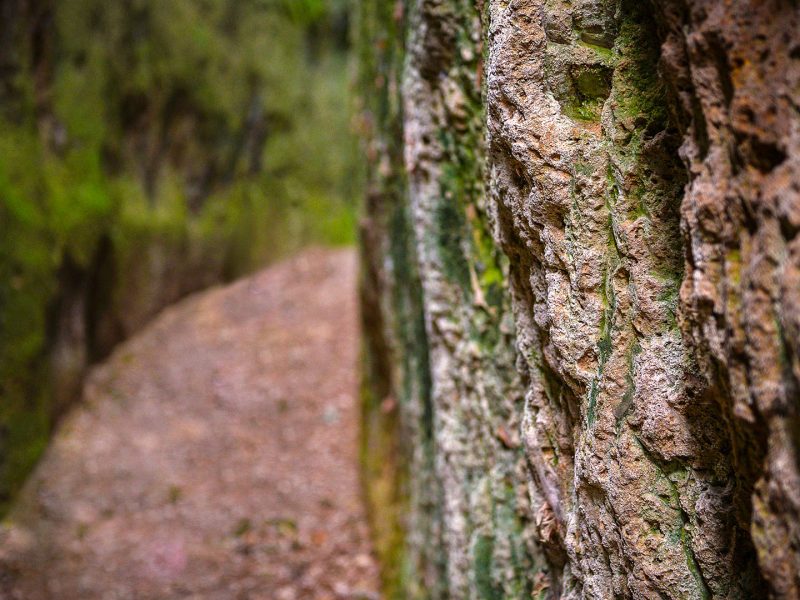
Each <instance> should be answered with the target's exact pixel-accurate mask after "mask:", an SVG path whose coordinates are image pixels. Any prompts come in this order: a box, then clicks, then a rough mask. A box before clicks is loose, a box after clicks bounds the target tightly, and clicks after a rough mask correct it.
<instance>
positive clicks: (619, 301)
mask: <svg viewBox="0 0 800 600" xmlns="http://www.w3.org/2000/svg"><path fill="white" fill-rule="evenodd" d="M371 4H372V3H369V2H362V3H361V5H362V11H366V12H369V10H368V9H367V8H364V7H367V6H369V5H371ZM373 8H374V7H373ZM366 12H362V16H363V14H366ZM372 16H373V17H376V13H373V14H372ZM384 17H385V20H383V21H381V19H379V18H374V19H373V20H372V21H365V20H364V19H362V20H361V23H362V30H361V36H362V46H361V48H362V53H363V54H362V67H363V68H362V80H361V87H362V90H365V98H367V100H366V103H365V105H364V107H363V108H364V113H365V115H366V116H365V117H364V120H365V121H366V122H367V126H366V127H365V129H366V133H367V138H368V139H369V140H371V143H370V146H369V149H370V150H371V153H369V154H368V156H369V158H370V159H371V163H372V167H371V168H370V183H371V188H370V189H371V195H370V198H369V201H368V203H367V210H366V219H365V223H364V235H363V236H362V238H363V239H364V244H363V248H364V255H365V265H367V269H366V270H365V274H366V275H367V276H366V277H365V278H364V285H363V286H362V288H363V291H362V297H363V305H364V307H365V311H364V314H365V316H367V317H369V318H368V319H367V320H366V321H365V322H367V323H368V324H375V323H379V324H380V327H378V328H369V327H368V328H367V330H366V335H367V340H366V344H365V351H366V352H365V356H366V358H367V363H368V368H367V370H366V372H367V374H368V376H367V377H366V379H365V383H366V386H365V389H366V390H367V392H368V394H367V395H369V394H370V393H372V394H374V395H375V397H380V398H384V397H385V398H394V397H395V396H398V395H399V396H401V400H400V401H398V402H397V406H396V407H395V405H392V406H393V407H394V408H393V410H395V411H396V412H397V414H395V415H393V416H392V426H390V427H386V426H385V425H386V422H387V417H383V418H381V417H377V418H376V417H375V415H376V414H377V413H378V410H377V408H376V407H378V406H379V402H378V401H376V400H375V398H374V397H373V400H372V402H371V403H370V402H365V423H366V432H367V433H366V435H365V439H366V440H367V441H368V442H369V441H372V442H373V443H374V442H375V441H376V437H375V436H372V437H371V433H370V432H374V431H376V430H377V429H376V424H380V423H382V424H383V427H382V428H381V429H380V431H381V436H382V437H390V438H394V439H396V440H397V441H396V443H395V445H394V446H393V447H394V448H395V449H398V450H399V452H400V454H401V455H403V456H405V457H406V460H407V462H408V464H409V465H410V466H409V467H408V468H407V469H406V470H404V469H403V467H402V466H397V467H396V469H395V471H394V474H395V477H394V481H395V483H394V487H393V488H392V489H393V498H394V506H397V505H398V504H399V505H402V504H403V502H407V503H408V504H407V507H410V510H409V511H408V512H409V514H410V515H411V518H409V519H407V520H406V521H403V520H402V519H401V518H399V517H396V519H395V525H396V527H395V529H396V533H395V537H394V538H393V539H394V540H395V553H399V554H401V555H402V556H405V557H406V560H408V557H413V561H416V562H417V563H418V562H419V561H420V560H421V561H422V562H425V559H426V557H427V559H431V557H435V556H440V557H442V558H443V559H444V564H443V565H441V566H440V570H439V571H438V574H439V576H440V577H443V578H444V579H443V580H439V585H438V587H435V586H434V587H431V586H428V587H427V588H426V589H425V590H417V591H416V592H414V593H412V595H419V596H423V597H424V596H431V597H446V596H449V597H459V598H460V597H475V598H495V597H497V598H503V597H508V598H512V597H519V596H515V595H514V592H512V591H511V590H512V588H511V587H509V582H514V581H519V582H522V587H520V588H515V589H517V590H519V589H524V590H526V592H525V593H533V594H534V595H535V596H536V595H540V596H542V597H554V598H555V597H562V598H584V597H585V598H610V597H632V598H656V597H668V598H711V597H714V598H752V597H760V596H763V595H764V594H765V593H766V594H771V595H772V596H774V597H786V598H792V597H796V596H797V595H798V593H800V589H798V585H799V584H798V573H800V564H798V562H797V561H798V559H799V557H800V550H798V546H800V531H798V522H799V521H798V517H800V515H798V510H799V509H800V479H799V478H798V461H797V457H796V452H797V449H798V438H797V431H798V422H797V420H798V406H797V402H798V393H800V391H799V390H800V388H799V387H798V378H800V363H798V342H797V340H798V339H800V338H799V337H798V334H799V333H800V305H799V304H798V303H799V302H800V291H798V290H800V275H798V273H800V269H799V268H798V260H799V258H798V257H800V254H799V253H800V246H798V247H797V248H795V246H797V244H795V242H796V238H797V235H796V234H797V231H798V230H800V217H798V214H800V213H798V206H800V195H799V194H798V192H799V191H800V173H798V172H797V171H798V168H799V167H798V161H800V148H798V147H797V144H798V135H800V134H798V131H800V129H799V128H798V123H799V122H800V118H799V117H798V111H799V110H800V99H799V98H800V87H799V86H800V67H799V66H798V62H797V61H798V56H800V50H799V49H798V48H800V46H798V42H797V35H796V32H797V30H798V27H797V25H798V10H797V8H796V7H794V5H792V4H791V3H789V2H785V3H780V2H772V3H769V2H767V3H756V2H736V3H717V2H710V1H709V2H703V1H700V0H698V1H694V2H680V1H677V0H676V1H668V0H664V1H660V0H659V1H653V2H635V1H633V0H578V1H572V2H567V1H566V0H563V1H562V0H513V1H507V0H490V1H488V2H486V3H468V2H459V1H457V0H417V1H413V2H397V3H396V4H395V6H394V9H393V11H391V12H388V11H387V12H386V14H385V15H384ZM390 20H391V22H392V23H393V25H392V26H391V27H386V26H385V23H387V22H390ZM381 23H383V24H384V25H383V26H382V25H381ZM364 40H366V41H364ZM392 44H393V45H394V46H392ZM388 48H391V53H392V58H391V59H390V60H389V61H388V62H386V63H383V64H388V65H390V66H391V69H389V70H382V69H381V64H382V63H381V60H383V59H385V58H386V57H387V53H389V50H388ZM365 57H368V59H365ZM387 105H388V106H392V105H393V106H394V108H393V112H385V111H384V113H383V115H384V116H385V115H390V116H389V117H387V118H383V119H382V118H376V115H379V114H381V113H380V108H381V107H382V106H383V107H386V106H387ZM401 135H402V137H400V136H401ZM387 182H391V185H387ZM387 190H390V193H387ZM392 212H394V213H395V214H400V215H402V217H403V229H402V231H399V230H398V229H397V228H393V227H392V226H391V225H390V224H389V223H390V219H389V218H388V217H387V215H389V214H390V213H392ZM398 246H402V248H403V252H402V253H397V252H395V251H394V250H393V249H395V248H397V247H398ZM498 249H499V250H501V251H502V252H501V253H498ZM501 254H502V255H501ZM503 255H504V256H503ZM403 273H406V274H409V273H410V274H413V275H412V279H413V281H414V282H415V286H418V287H417V288H416V290H417V291H415V292H414V294H416V300H415V302H414V303H413V307H411V310H409V307H410V306H411V304H409V303H408V302H405V301H402V298H401V297H400V296H399V294H398V293H396V291H397V289H398V287H401V286H404V285H405V284H404V280H403V279H402V277H398V275H399V274H403ZM404 293H406V292H404ZM509 307H510V309H509ZM509 310H510V311H511V312H510V313H509ZM509 314H511V315H513V323H511V322H510V321H509V318H508V317H509ZM416 319H421V320H422V322H424V324H425V328H424V331H423V332H420V333H418V335H417V336H416V337H415V339H414V341H413V343H408V342H407V339H408V338H407V337H406V338H403V335H402V332H401V330H402V328H403V327H407V326H408V325H409V324H410V323H413V322H415V321H414V320H416ZM375 331H380V332H381V333H380V339H379V340H377V338H376V334H375V333H374V332H375ZM398 332H401V333H398ZM404 340H406V341H404ZM487 340H491V341H490V342H488V343H487ZM410 356H413V359H411V360H414V361H416V363H415V364H417V368H418V370H419V369H421V370H422V371H423V372H424V373H425V377H427V378H428V379H427V380H428V381H429V382H430V388H429V389H424V388H421V387H418V386H413V385H410V382H412V383H413V380H414V377H415V375H414V374H413V373H412V372H411V371H410V370H409V369H408V368H407V367H403V366H402V365H407V364H408V362H409V360H410V359H409V357H410ZM379 364H382V365H383V366H382V367H380V368H379V369H378V370H379V371H381V372H383V373H384V374H385V376H384V377H379V378H376V377H375V372H376V371H375V366H376V365H379ZM512 367H513V368H512ZM426 369H427V370H426ZM376 380H380V382H381V389H380V391H379V392H377V391H376V389H377V388H376V387H375V385H374V382H375V381H376ZM404 389H405V390H408V389H415V390H422V392H421V393H419V392H417V393H412V394H405V396H404V395H403V393H402V390H404ZM370 390H371V391H370ZM523 396H524V400H522V397H523ZM421 415H427V416H429V417H430V419H431V422H430V424H429V425H428V426H429V429H428V430H424V428H423V432H422V433H420V429H421V428H422V427H423V425H424V423H422V424H420V418H421ZM381 436H377V437H381ZM498 442H499V443H498ZM387 444H388V443H387V442H385V441H384V442H383V447H384V448H385V447H388V446H387ZM517 445H521V446H522V447H523V449H524V455H525V463H526V465H525V466H527V467H528V469H527V471H525V470H524V469H523V468H522V465H521V464H520V463H519V462H518V458H516V457H515V454H514V452H513V450H514V449H515V448H516V447H517ZM423 447H424V450H423ZM367 450H369V445H368V447H367ZM425 452H427V453H432V454H433V457H432V458H430V457H429V458H428V459H427V462H426V461H425V460H421V459H419V455H420V453H425ZM367 454H368V453H367ZM367 474H368V480H373V478H372V475H371V472H370V471H369V469H368V471H367ZM384 476H386V477H389V478H391V476H392V474H391V473H384ZM496 477H500V478H501V479H502V480H505V481H507V482H509V484H510V488H509V489H515V490H516V489H519V487H520V486H521V485H522V484H528V488H529V499H528V500H527V501H526V500H522V499H521V498H519V497H518V494H515V497H517V500H516V501H515V503H514V506H515V507H516V508H515V510H516V512H517V513H518V516H517V519H518V522H519V524H521V525H522V526H521V527H520V528H518V529H513V528H512V529H511V530H509V529H508V528H507V527H504V525H503V524H502V523H499V522H498V520H497V519H488V520H487V519H486V508H485V504H484V505H482V504H481V502H483V500H482V499H481V498H480V495H481V493H480V492H478V493H476V492H475V490H476V489H481V487H480V486H486V487H485V489H487V490H496V489H499V488H498V484H497V482H498V480H497V479H496ZM420 495H421V496H422V499H421V497H420ZM491 495H492V497H497V493H496V492H494V491H492V492H491ZM379 500H380V498H378V497H376V496H372V501H373V504H375V505H376V510H377V509H380V507H381V506H380V502H379ZM419 506H424V507H425V508H426V510H427V513H425V514H426V515H427V520H425V526H424V527H422V521H421V520H419V519H418V518H416V516H415V515H418V514H420V511H418V510H415V509H414V507H419ZM492 506H495V504H494V503H493V504H492ZM431 523H433V525H431ZM432 531H435V533H436V535H435V537H433V538H432V537H431V536H430V535H429V534H430V532H432ZM532 531H533V538H534V540H535V542H536V544H535V545H531V543H530V541H531V540H530V536H531V532H532ZM420 538H422V539H425V540H426V541H427V544H428V546H427V547H428V548H437V547H438V548H440V550H439V552H438V553H436V552H435V551H434V552H431V554H429V555H425V553H424V552H419V551H415V550H414V548H415V540H417V542H416V543H418V540H419V539H420ZM498 539H502V540H505V539H508V540H510V541H508V542H503V543H504V544H507V547H509V548H512V549H513V548H514V547H515V545H516V548H517V550H514V551H512V552H510V553H509V552H504V551H502V550H498V546H497V544H496V543H495V541H496V540H498ZM398 540H399V541H398ZM434 540H435V541H434ZM486 540H489V541H486ZM487 547H488V549H489V552H488V554H489V556H490V557H491V559H490V560H489V561H488V573H489V575H490V576H489V581H490V585H489V586H488V587H485V586H482V584H481V583H480V582H481V581H482V577H483V575H481V573H483V572H484V570H483V569H484V567H483V566H482V560H483V559H482V558H481V557H482V556H483V555H484V554H486V548H487ZM521 550H524V552H525V554H524V556H525V557H526V561H527V562H526V563H524V567H523V568H522V569H520V568H519V567H520V563H519V562H518V561H516V560H515V559H514V558H513V556H514V555H515V553H516V552H519V551H521ZM402 560H403V559H395V561H394V564H401V563H402ZM526 569H527V571H525V570H526ZM401 571H402V569H401ZM405 572H406V573H408V572H409V571H407V570H406V571H405ZM398 577H399V579H402V576H397V577H396V578H398ZM442 581H444V583H442ZM398 586H399V587H402V586H403V583H402V582H401V583H400V584H398ZM405 587H406V589H410V588H409V585H408V584H407V582H406V585H405ZM765 590H768V591H765Z"/></svg>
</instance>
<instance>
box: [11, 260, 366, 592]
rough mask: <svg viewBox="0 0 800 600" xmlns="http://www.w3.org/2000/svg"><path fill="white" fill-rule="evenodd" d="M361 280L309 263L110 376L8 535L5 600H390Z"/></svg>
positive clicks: (341, 265)
mask: <svg viewBox="0 0 800 600" xmlns="http://www.w3.org/2000/svg"><path fill="white" fill-rule="evenodd" d="M355 277H356V264H355V259H354V255H353V253H352V252H350V251H310V252H307V253H305V254H302V255H300V256H298V257H297V258H295V259H292V260H290V261H288V262H285V263H283V264H280V265H278V266H275V267H273V268H271V269H269V270H266V271H264V272H262V273H260V274H258V275H255V276H254V277H252V278H250V279H246V280H243V281H240V282H238V283H235V284H233V285H231V286H229V287H226V288H221V289H215V290H212V291H209V292H206V293H202V294H199V295H197V296H194V297H192V298H190V299H188V300H186V301H184V302H182V303H180V304H178V305H176V306H174V307H172V308H170V309H168V310H166V311H165V312H164V313H163V314H162V315H161V316H160V317H159V318H158V319H157V320H156V322H155V323H153V324H152V325H151V326H150V327H149V328H148V329H146V330H145V331H144V332H142V333H141V334H140V335H139V336H137V337H136V338H134V339H132V340H131V341H130V342H128V343H126V344H124V345H123V346H121V347H120V348H119V349H118V350H117V351H116V352H115V354H114V355H113V356H112V357H111V358H110V359H109V360H108V361H107V362H106V363H105V364H104V365H101V366H100V367H98V368H96V369H95V370H94V371H93V373H92V374H91V376H90V378H89V381H88V383H87V386H86V389H85V392H84V400H83V403H82V405H81V406H79V407H78V408H77V409H76V410H75V411H74V412H73V413H72V414H71V415H70V416H69V417H68V418H67V419H66V421H65V422H64V423H63V426H62V427H61V428H60V430H59V433H58V434H57V436H56V438H55V440H54V441H53V444H52V446H51V447H50V449H49V451H48V453H47V455H46V457H45V459H44V461H43V462H42V464H41V465H40V468H39V469H38V471H37V473H36V474H35V476H34V478H33V479H32V480H31V481H30V482H29V485H28V486H27V489H26V491H25V492H24V494H23V497H22V498H21V500H20V502H19V503H18V508H17V509H16V510H15V511H14V512H13V513H12V516H11V519H10V523H9V524H7V525H6V526H5V528H4V529H3V531H2V539H0V563H1V565H0V571H2V575H1V576H0V587H1V586H2V585H5V586H6V588H7V589H6V591H5V596H4V597H7V598H21V599H24V600H39V599H54V600H73V599H74V600H89V599H93V598H102V599H115V600H116V599H120V600H122V599H136V600H143V599H158V600H162V599H168V598H198V599H199V598H202V599H203V600H206V599H209V600H212V599H220V600H223V599H224V600H228V599H253V600H255V599H270V600H272V599H276V600H290V599H294V598H297V599H306V598H352V599H356V598H377V597H378V596H377V593H376V590H377V583H376V580H377V573H376V567H375V563H374V561H373V558H372V555H371V553H370V546H369V542H368V533H367V528H366V524H365V515H364V509H363V506H362V504H361V498H360V495H359V482H358V472H357V463H356V461H357V457H356V429H357V408H356V406H357V403H356V386H357V382H356V377H355V365H356V360H357V356H356V353H357V319H356V300H355V291H354V290H355V287H356V286H355Z"/></svg>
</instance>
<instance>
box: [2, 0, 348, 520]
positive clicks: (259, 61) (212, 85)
mask: <svg viewBox="0 0 800 600" xmlns="http://www.w3.org/2000/svg"><path fill="white" fill-rule="evenodd" d="M347 52H348V14H347V10H346V2H345V0H170V1H169V2H164V1H161V0H124V1H119V2H104V1H101V0H60V1H57V2H56V1H54V0H0V331H1V332H2V335H1V336H0V512H3V511H4V510H5V509H6V508H7V506H8V503H9V501H10V499H11V498H12V496H13V494H14V493H15V491H17V490H18V489H19V487H20V485H21V483H22V482H23V480H24V478H25V476H26V475H27V474H28V473H29V472H30V470H31V468H32V466H33V465H34V464H35V462H36V460H37V458H38V457H39V456H40V454H41V452H42V450H43V449H44V447H45V445H46V442H47V439H48V437H49V434H50V432H51V430H52V427H53V425H54V423H55V422H56V420H57V418H58V416H59V415H60V414H62V413H63V411H64V409H65V407H66V406H67V405H68V404H69V403H70V402H71V401H72V400H73V399H74V398H75V397H76V395H77V394H78V392H79V390H80V385H81V382H82V379H83V376H84V374H85V372H86V369H87V366H88V365H89V364H91V363H93V362H96V361H97V360H99V359H101V358H103V357H105V356H106V355H107V354H108V353H109V352H110V350H111V348H112V347H113V346H114V345H115V344H116V343H118V342H119V341H121V340H122V339H125V338H126V337H128V336H130V335H131V334H132V333H133V332H134V331H136V330H138V329H140V328H141V327H142V326H143V325H144V324H145V323H146V322H147V321H148V320H149V319H150V318H152V316H154V315H155V314H156V313H157V312H158V311H159V309H161V308H163V307H164V306H165V305H167V304H169V303H171V302H173V301H175V300H176V299H178V298H180V297H182V296H184V295H186V294H188V293H190V292H192V291H195V290H198V289H201V288H203V287H206V286H209V285H212V284H214V283H216V282H221V281H226V280H230V279H232V278H235V277H237V276H239V275H242V274H244V273H247V272H250V271H252V270H254V269H255V268H256V267H258V266H260V265H263V264H265V263H266V262H268V261H271V260H274V259H276V258H278V257H281V256H284V255H286V254H288V253H289V252H291V251H293V250H295V249H297V248H298V247H300V246H303V245H307V244H311V243H322V244H333V245H341V244H348V243H350V242H352V241H353V237H354V220H355V217H354V215H355V202H356V200H355V199H356V198H358V196H359V188H360V179H361V178H360V176H359V170H358V169H357V168H356V162H357V161H356V149H355V147H354V143H353V140H352V137H351V136H350V130H349V117H348V114H349V113H348V104H349V98H348V76H347Z"/></svg>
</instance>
